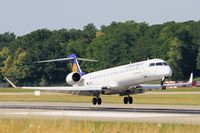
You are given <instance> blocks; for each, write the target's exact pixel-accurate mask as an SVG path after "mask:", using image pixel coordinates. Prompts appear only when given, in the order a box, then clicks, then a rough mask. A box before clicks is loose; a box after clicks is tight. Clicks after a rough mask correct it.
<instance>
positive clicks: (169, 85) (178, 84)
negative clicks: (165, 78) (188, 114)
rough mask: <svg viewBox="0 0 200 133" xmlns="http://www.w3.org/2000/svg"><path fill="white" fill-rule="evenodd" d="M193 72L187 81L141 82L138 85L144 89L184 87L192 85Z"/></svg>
mask: <svg viewBox="0 0 200 133" xmlns="http://www.w3.org/2000/svg"><path fill="white" fill-rule="evenodd" d="M192 80H193V73H191V75H190V79H189V81H188V82H186V83H174V84H163V85H161V84H140V85H139V86H138V87H140V88H143V89H160V88H162V89H166V87H182V86H190V85H192Z"/></svg>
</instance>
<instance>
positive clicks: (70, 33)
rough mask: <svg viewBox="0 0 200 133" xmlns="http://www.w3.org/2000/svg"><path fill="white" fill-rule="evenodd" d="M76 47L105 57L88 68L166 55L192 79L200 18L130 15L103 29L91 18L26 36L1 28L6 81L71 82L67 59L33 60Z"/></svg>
mask: <svg viewBox="0 0 200 133" xmlns="http://www.w3.org/2000/svg"><path fill="white" fill-rule="evenodd" d="M71 53H75V54H77V56H79V57H83V58H91V59H97V60H98V61H99V62H98V63H88V62H80V65H81V68H82V70H83V71H86V72H92V71H96V70H100V69H104V68H109V67H113V66H118V65H122V64H126V63H129V62H137V61H141V60H146V59H147V58H161V59H164V60H166V61H167V62H168V63H169V64H170V66H171V67H172V69H173V77H172V78H174V79H187V78H188V76H189V75H190V73H191V72H193V73H194V74H195V76H200V71H199V70H200V21H199V22H195V21H188V22H183V23H175V22H168V23H164V24H162V25H152V26H149V25H148V24H146V23H136V22H134V21H127V22H124V23H122V22H119V23H117V22H112V23H111V24H110V25H108V26H102V27H101V28H100V29H97V28H96V27H95V26H94V25H93V24H88V25H86V26H84V27H83V29H82V30H79V29H69V30H68V29H61V30H54V31H50V30H48V29H41V30H37V31H34V32H31V33H30V34H27V35H24V36H16V35H15V34H14V33H4V34H0V81H1V82H3V81H4V80H3V77H4V76H6V77H8V78H10V79H11V80H12V81H14V82H15V83H17V84H18V85H22V84H24V83H26V84H31V85H33V84H34V85H38V84H39V85H47V84H48V83H51V82H52V83H58V82H65V80H64V79H65V77H66V75H67V74H68V73H69V72H70V70H69V67H67V66H68V64H67V63H66V62H54V63H44V64H33V63H32V62H34V61H38V60H47V59H54V58H64V57H67V55H69V54H71Z"/></svg>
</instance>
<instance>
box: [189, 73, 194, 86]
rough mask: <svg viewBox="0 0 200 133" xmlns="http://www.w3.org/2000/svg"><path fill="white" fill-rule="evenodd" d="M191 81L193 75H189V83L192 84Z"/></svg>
mask: <svg viewBox="0 0 200 133" xmlns="http://www.w3.org/2000/svg"><path fill="white" fill-rule="evenodd" d="M192 81H193V73H191V74H190V79H189V83H190V84H192Z"/></svg>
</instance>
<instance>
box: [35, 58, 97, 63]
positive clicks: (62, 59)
mask: <svg viewBox="0 0 200 133" xmlns="http://www.w3.org/2000/svg"><path fill="white" fill-rule="evenodd" d="M74 59H77V60H81V61H90V62H98V61H97V60H92V59H86V58H59V59H52V60H44V61H35V62H33V63H46V62H56V61H69V60H74Z"/></svg>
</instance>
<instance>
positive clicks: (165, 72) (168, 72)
mask: <svg viewBox="0 0 200 133" xmlns="http://www.w3.org/2000/svg"><path fill="white" fill-rule="evenodd" d="M163 75H164V76H165V77H171V75H172V69H171V67H170V66H167V67H165V69H163Z"/></svg>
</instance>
